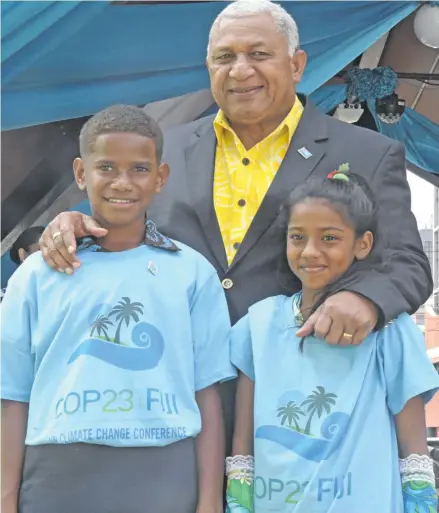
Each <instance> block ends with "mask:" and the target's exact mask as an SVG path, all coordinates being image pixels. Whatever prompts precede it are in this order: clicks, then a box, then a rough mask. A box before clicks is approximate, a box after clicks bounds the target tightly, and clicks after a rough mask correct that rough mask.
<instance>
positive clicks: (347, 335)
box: [343, 333, 354, 339]
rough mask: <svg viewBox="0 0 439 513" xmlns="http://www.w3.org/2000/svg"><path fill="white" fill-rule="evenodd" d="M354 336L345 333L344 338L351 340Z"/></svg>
mask: <svg viewBox="0 0 439 513" xmlns="http://www.w3.org/2000/svg"><path fill="white" fill-rule="evenodd" d="M353 336H354V335H351V334H350V333H343V338H348V339H351V338H353Z"/></svg>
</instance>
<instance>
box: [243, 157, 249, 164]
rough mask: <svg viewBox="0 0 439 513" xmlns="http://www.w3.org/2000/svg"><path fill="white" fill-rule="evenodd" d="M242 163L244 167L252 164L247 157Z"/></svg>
mask: <svg viewBox="0 0 439 513" xmlns="http://www.w3.org/2000/svg"><path fill="white" fill-rule="evenodd" d="M242 163H243V164H244V166H248V165H249V164H250V161H249V160H248V158H247V157H245V158H243V159H242Z"/></svg>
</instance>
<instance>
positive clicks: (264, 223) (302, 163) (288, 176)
mask: <svg viewBox="0 0 439 513" xmlns="http://www.w3.org/2000/svg"><path fill="white" fill-rule="evenodd" d="M327 139H328V135H327V126H326V116H324V115H323V114H321V113H320V112H319V111H318V110H317V109H316V108H315V107H314V106H313V105H312V104H310V103H309V102H307V104H306V106H305V110H304V112H303V114H302V119H301V120H300V122H299V126H298V127H297V130H296V132H295V134H294V135H293V137H292V139H291V143H290V147H289V149H288V151H287V153H286V155H285V158H284V160H283V161H282V164H281V165H280V167H279V170H278V172H277V173H276V176H275V178H274V180H273V183H272V184H271V186H270V187H269V189H268V191H267V194H266V195H265V198H264V200H263V201H262V204H261V206H260V208H259V210H258V211H257V213H256V215H255V217H254V219H253V222H252V224H251V225H250V228H249V230H248V231H247V234H246V236H245V238H244V240H243V241H242V244H241V246H240V247H239V250H238V252H237V254H236V256H235V258H234V260H233V262H232V264H231V266H230V267H231V268H232V267H234V266H235V265H236V264H237V263H238V262H239V261H240V260H241V259H242V258H243V257H244V255H245V254H246V253H248V251H249V250H250V249H251V248H252V246H253V245H254V244H255V243H256V242H257V241H258V239H259V238H260V237H261V236H262V235H263V233H264V232H265V231H266V230H267V229H268V228H269V227H270V226H271V225H272V223H273V221H274V219H275V218H276V217H277V215H278V213H279V209H280V206H281V204H282V203H283V202H284V201H285V199H286V198H287V196H288V194H289V193H290V192H291V190H292V189H293V188H294V187H295V186H296V185H298V184H299V183H301V182H303V181H304V180H305V179H306V178H307V177H308V176H309V175H310V174H311V173H312V172H313V171H314V169H315V167H316V166H317V165H318V163H319V162H320V160H321V159H322V158H323V156H324V154H325V151H326V142H327ZM303 148H305V150H306V151H308V152H309V153H310V154H311V156H309V158H305V157H304V156H303V153H305V155H306V151H303ZM299 150H301V151H299Z"/></svg>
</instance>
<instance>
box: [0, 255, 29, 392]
mask: <svg viewBox="0 0 439 513" xmlns="http://www.w3.org/2000/svg"><path fill="white" fill-rule="evenodd" d="M26 264H27V263H26V262H24V263H23V264H22V265H21V266H20V267H19V268H18V269H17V271H15V273H14V274H13V276H12V277H11V278H10V280H9V282H8V287H7V290H6V293H5V296H4V298H3V301H2V304H1V316H2V323H1V355H2V358H1V398H2V399H7V400H10V401H19V402H29V398H30V393H31V389H32V385H33V381H34V369H35V358H34V355H33V354H32V350H31V343H32V339H31V338H32V337H31V334H32V329H33V324H34V320H35V307H34V302H35V298H34V297H33V291H32V289H33V286H34V281H33V277H32V264H31V262H29V263H28V264H27V265H26Z"/></svg>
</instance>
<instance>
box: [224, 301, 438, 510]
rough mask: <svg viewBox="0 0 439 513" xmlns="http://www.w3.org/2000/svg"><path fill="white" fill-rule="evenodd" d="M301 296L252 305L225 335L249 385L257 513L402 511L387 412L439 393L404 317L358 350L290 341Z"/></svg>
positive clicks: (391, 423) (419, 340)
mask: <svg viewBox="0 0 439 513" xmlns="http://www.w3.org/2000/svg"><path fill="white" fill-rule="evenodd" d="M299 297H300V295H296V296H293V297H292V298H291V297H286V296H276V297H271V298H268V299H266V300H264V301H261V302H260V303H257V304H256V305H254V306H253V307H251V308H250V310H249V313H248V315H246V316H245V317H244V318H243V319H241V320H240V321H239V322H238V323H237V324H236V325H235V326H234V327H233V329H232V349H231V354H232V362H233V363H234V364H235V365H236V367H238V369H240V370H241V371H242V372H243V373H244V374H246V375H247V376H248V377H249V378H251V379H252V380H254V381H255V398H254V401H255V403H254V455H255V480H254V500H255V512H256V513H265V512H267V513H268V512H279V513H280V512H282V513H286V512H293V511H294V513H329V512H330V513H352V512H354V513H371V512H379V513H403V500H402V491H401V479H400V475H399V462H398V446H397V440H396V432H395V424H394V415H396V414H398V413H399V412H400V411H401V410H402V408H403V407H404V405H405V404H406V402H407V401H408V400H409V399H410V398H412V397H415V396H418V395H421V394H422V395H423V397H424V399H425V401H426V402H427V401H428V400H429V399H430V398H431V397H432V396H433V394H434V391H435V390H436V389H437V388H438V387H439V375H438V374H437V372H436V371H435V369H434V367H433V365H432V364H431V362H430V361H429V359H428V357H427V354H426V348H425V342H424V337H423V335H422V333H421V332H420V330H419V329H418V328H417V327H416V325H415V324H414V322H413V321H412V319H411V318H410V316H409V315H407V314H402V315H400V316H399V317H398V318H397V319H396V320H395V321H393V322H392V323H390V324H389V325H388V326H387V327H386V328H384V329H382V330H381V331H379V332H377V333H373V334H371V335H369V337H368V338H367V339H366V340H365V341H364V342H363V343H362V344H361V345H359V346H348V347H340V346H333V345H328V344H327V343H325V342H323V341H321V340H318V339H316V338H314V337H307V338H306V339H305V341H304V346H303V353H301V352H300V350H299V343H300V338H298V337H296V335H295V334H296V331H297V330H298V324H297V322H296V317H295V315H294V314H293V311H294V309H293V305H296V306H297V301H298V298H299Z"/></svg>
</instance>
